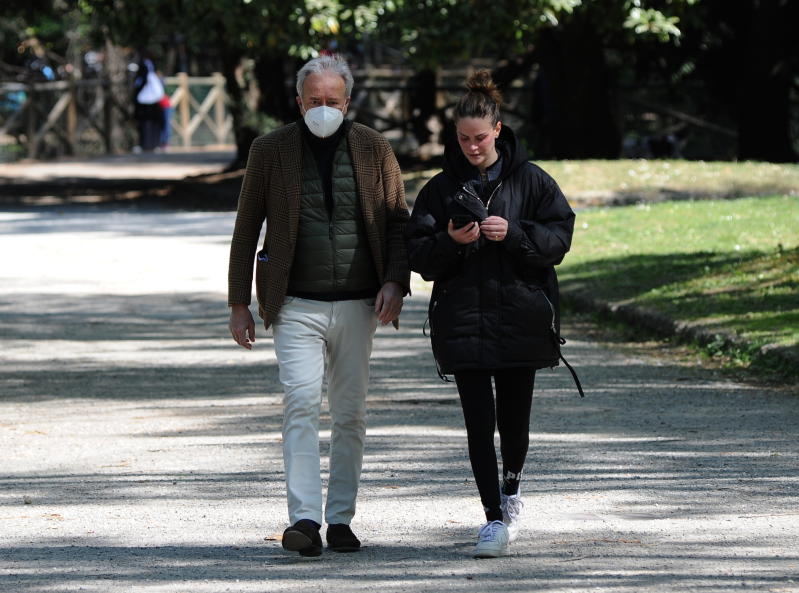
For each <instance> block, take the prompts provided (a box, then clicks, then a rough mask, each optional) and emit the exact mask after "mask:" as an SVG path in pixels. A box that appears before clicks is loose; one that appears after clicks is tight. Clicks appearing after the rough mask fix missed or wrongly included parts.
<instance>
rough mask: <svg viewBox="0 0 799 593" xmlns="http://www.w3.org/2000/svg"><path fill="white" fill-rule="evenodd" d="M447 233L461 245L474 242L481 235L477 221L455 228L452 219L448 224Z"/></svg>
mask: <svg viewBox="0 0 799 593" xmlns="http://www.w3.org/2000/svg"><path fill="white" fill-rule="evenodd" d="M447 233H449V236H450V237H452V240H453V241H455V242H456V243H460V244H461V245H468V244H469V243H474V242H475V241H477V239H478V238H479V237H480V227H479V226H478V224H477V223H476V222H472V223H470V224H467V225H466V226H463V227H461V228H459V229H456V228H455V225H454V224H453V223H452V220H450V221H449V224H448V225H447Z"/></svg>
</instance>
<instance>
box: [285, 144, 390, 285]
mask: <svg viewBox="0 0 799 593" xmlns="http://www.w3.org/2000/svg"><path fill="white" fill-rule="evenodd" d="M303 149H304V150H303V159H302V160H303V171H302V192H301V195H300V219H299V229H298V233H297V244H296V248H295V251H294V262H293V263H292V267H291V274H290V276H289V286H288V288H289V292H292V291H293V292H302V293H327V294H330V293H338V292H342V293H344V292H358V291H366V290H370V289H372V288H375V287H378V286H379V283H378V280H377V273H376V271H375V266H374V262H373V261H372V252H371V250H370V248H369V241H368V239H367V236H366V228H365V225H364V223H363V214H362V213H361V204H360V201H359V199H358V192H357V188H356V186H355V175H354V174H353V171H352V162H351V161H350V154H349V150H348V145H347V140H346V137H344V138H342V140H341V142H340V143H339V145H338V147H337V148H336V153H335V156H334V157H333V170H332V175H333V180H332V181H333V202H334V207H333V214H332V218H331V216H330V215H329V214H328V210H327V207H326V205H325V194H324V189H323V188H322V180H321V179H320V178H319V171H318V168H317V166H316V160H315V159H314V157H313V153H312V152H311V150H310V148H309V147H308V145H307V144H306V145H305V146H304V147H303Z"/></svg>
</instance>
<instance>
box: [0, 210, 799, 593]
mask: <svg viewBox="0 0 799 593" xmlns="http://www.w3.org/2000/svg"><path fill="white" fill-rule="evenodd" d="M232 221H233V217H232V215H231V214H227V213H216V212H215V213H204V212H191V213H177V212H169V211H163V210H162V211H157V210H152V211H140V210H132V209H128V210H119V209H117V210H109V209H107V208H101V207H68V208H61V209H47V208H39V209H28V210H26V209H20V208H18V209H15V210H14V211H7V212H0V253H2V254H3V256H2V260H3V261H2V264H1V265H0V344H2V346H1V349H0V448H1V449H0V450H2V457H0V590H2V591H4V592H6V591H7V592H9V593H34V592H35V593H43V592H56V591H92V592H97V593H114V592H122V591H125V592H128V591H137V592H140V591H141V592H148V593H151V592H152V593H162V592H163V593H167V592H169V593H184V592H186V591H192V593H217V592H223V591H242V592H256V591H257V592H262V591H263V592H266V591H268V592H270V593H273V592H289V591H292V592H293V591H313V592H327V591H329V592H349V591H375V590H380V591H383V592H384V593H394V592H404V591H407V592H418V591H430V592H433V591H457V592H467V591H468V592H471V591H475V592H477V591H481V592H483V591H503V592H517V591H518V592H522V591H525V592H526V591H547V592H569V591H589V590H590V591H602V592H630V593H633V592H634V593H644V592H655V591H657V592H663V591H680V592H686V591H697V592H698V591H702V592H709V591H729V590H740V591H771V592H796V591H799V552H797V550H799V510H797V509H799V470H797V468H798V467H799V463H798V462H799V459H798V457H799V422H798V421H799V397H797V394H796V393H790V392H787V391H785V390H779V389H769V388H759V387H753V386H749V385H744V384H738V383H734V382H730V381H729V380H727V379H724V378H723V377H720V376H719V375H717V374H715V373H714V372H713V371H709V370H706V369H701V368H697V367H694V366H690V365H687V364H685V363H683V362H678V361H677V360H676V359H672V358H669V357H665V356H662V355H655V354H653V353H651V352H647V351H643V350H642V351H634V350H630V349H629V347H628V346H625V345H623V344H622V345H611V344H606V343H602V342H598V341H594V340H593V339H589V337H588V336H589V333H588V330H589V329H590V328H586V327H583V326H579V325H569V324H567V325H566V327H565V328H564V334H565V335H566V337H567V338H571V339H570V341H569V344H568V346H567V350H566V355H567V357H568V358H569V359H570V361H571V362H573V364H574V365H575V366H576V367H577V368H578V370H579V372H580V374H581V378H582V380H583V384H584V386H585V387H586V391H587V393H588V396H587V398H586V399H585V400H582V401H581V400H580V399H579V398H578V397H577V395H576V391H575V390H574V387H573V385H572V383H571V379H570V377H569V375H568V373H567V372H566V371H565V369H562V368H561V369H559V370H557V371H554V372H550V371H548V372H543V373H541V374H540V375H539V377H538V379H537V396H536V399H535V402H534V412H533V421H532V424H531V449H530V453H529V457H528V467H527V477H526V478H525V481H524V482H523V486H522V488H523V494H524V497H525V502H526V507H525V514H524V517H525V521H526V527H527V528H526V531H525V532H524V533H523V535H522V537H521V539H520V541H518V542H517V543H515V544H514V545H513V547H512V555H511V556H510V557H507V558H503V559H499V560H496V561H488V560H484V561H475V560H473V559H471V557H470V554H469V552H470V549H471V546H472V545H473V541H474V538H475V532H476V528H477V527H478V525H479V523H480V522H481V515H482V512H481V508H480V504H479V501H478V499H477V495H476V489H475V487H474V484H473V481H472V479H471V473H470V470H469V466H468V460H467V458H466V451H465V448H466V443H465V436H464V432H463V429H462V425H461V416H460V409H459V406H458V403H457V398H456V394H455V392H454V388H453V387H452V385H450V384H443V383H441V382H440V381H439V380H438V378H437V376H436V374H435V370H434V367H433V364H432V360H431V357H430V353H429V349H428V343H427V339H426V338H424V337H423V336H422V333H421V326H422V322H423V320H424V309H425V298H424V295H423V294H422V292H423V288H422V287H419V290H418V291H417V296H415V297H414V298H413V299H411V300H409V301H408V302H407V304H406V309H405V312H404V314H403V320H402V326H401V329H400V331H394V330H393V329H386V328H382V329H380V330H379V332H378V338H377V341H376V345H375V355H374V361H373V381H372V385H373V387H372V390H371V395H370V399H369V409H370V419H369V431H368V444H367V453H366V458H365V465H364V474H363V482H362V491H361V497H360V503H359V509H358V515H357V516H356V519H355V521H354V523H353V527H354V528H355V531H356V532H357V533H358V534H359V535H360V536H361V538H362V540H363V541H364V544H365V546H366V547H365V548H364V549H363V550H362V552H361V553H359V554H345V555H337V554H332V553H327V552H326V553H325V554H323V556H322V557H321V558H319V559H301V558H300V557H298V556H296V555H289V554H286V553H284V552H283V550H282V549H281V548H280V545H279V542H277V541H275V536H276V535H278V534H279V533H280V532H281V531H282V530H283V528H284V527H285V526H286V510H285V503H284V494H283V482H282V473H281V472H282V461H281V450H280V422H281V408H280V398H281V395H280V386H279V384H278V381H277V372H276V366H275V362H274V357H273V354H272V351H271V343H270V339H269V337H268V336H267V335H265V333H264V332H263V331H261V332H260V333H259V334H258V341H257V343H256V349H255V351H254V352H246V351H244V350H242V349H236V348H235V347H234V345H233V343H232V341H231V340H229V339H228V337H227V330H226V315H227V307H226V306H225V294H224V291H225V276H226V260H227V249H228V240H229V235H230V232H231V230H232ZM326 437H327V433H325V442H324V444H323V447H327V441H326Z"/></svg>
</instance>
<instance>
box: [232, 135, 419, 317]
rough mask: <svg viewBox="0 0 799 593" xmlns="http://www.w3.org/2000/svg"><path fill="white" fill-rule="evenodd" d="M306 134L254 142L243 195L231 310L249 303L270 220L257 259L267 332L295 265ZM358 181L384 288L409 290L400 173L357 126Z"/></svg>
mask: <svg viewBox="0 0 799 593" xmlns="http://www.w3.org/2000/svg"><path fill="white" fill-rule="evenodd" d="M301 134H302V130H301V129H300V126H299V125H298V124H297V123H292V124H289V125H287V126H284V127H282V128H280V129H278V130H275V131H274V132H271V133H269V134H266V135H264V136H260V137H258V138H256V139H255V141H254V142H253V144H252V147H251V148H250V156H249V160H248V161H247V169H246V172H245V174H244V181H243V183H242V186H241V194H240V195H239V205H238V213H237V215H236V226H235V229H234V231H233V241H232V242H231V245H230V264H229V268H228V304H229V305H233V304H237V303H246V304H248V305H249V304H250V301H251V298H252V278H253V260H254V259H255V252H256V250H257V247H258V237H259V235H260V233H261V227H262V226H263V224H264V221H266V240H265V241H264V251H265V253H266V256H267V258H268V259H267V261H261V260H262V259H264V258H262V257H259V258H258V261H257V262H256V265H255V288H256V293H257V296H258V314H259V315H260V316H261V318H262V319H263V320H264V325H265V326H266V327H269V326H270V325H271V323H272V321H273V320H274V319H275V315H277V312H278V311H279V310H280V306H281V305H282V304H283V299H284V298H285V296H286V288H287V286H288V278H289V271H290V270H291V264H292V261H293V259H294V246H295V244H296V241H297V227H298V223H299V209H300V190H301V187H302V136H301ZM347 139H348V140H349V145H350V153H351V157H352V167H353V170H354V173H355V183H356V186H357V188H358V196H359V198H360V202H361V210H362V211H363V218H364V223H365V225H366V233H367V236H368V238H369V246H370V247H371V251H372V258H373V260H374V262H375V267H376V268H377V276H378V278H379V279H380V281H381V283H385V282H388V281H394V282H399V284H400V285H402V287H403V288H404V290H405V293H406V294H407V293H409V292H410V270H409V267H408V257H407V254H406V251H405V239H404V237H403V233H404V231H405V223H406V222H407V220H408V217H409V215H408V206H407V204H406V203H405V190H404V187H403V185H402V177H401V176H400V168H399V165H398V164H397V159H396V158H395V156H394V152H393V151H392V150H391V146H390V145H389V143H388V141H387V140H386V139H385V138H384V137H383V136H382V135H381V134H379V133H378V132H376V131H375V130H372V129H371V128H368V127H366V126H364V125H361V124H357V123H354V124H352V127H351V128H350V130H349V132H348V133H347Z"/></svg>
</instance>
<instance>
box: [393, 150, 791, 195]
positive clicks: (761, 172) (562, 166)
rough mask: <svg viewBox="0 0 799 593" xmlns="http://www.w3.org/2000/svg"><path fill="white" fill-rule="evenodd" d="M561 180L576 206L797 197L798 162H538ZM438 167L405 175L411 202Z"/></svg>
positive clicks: (641, 160)
mask: <svg viewBox="0 0 799 593" xmlns="http://www.w3.org/2000/svg"><path fill="white" fill-rule="evenodd" d="M535 163H536V164H538V165H539V166H541V167H542V168H543V169H544V170H545V171H547V172H548V173H549V174H550V175H552V177H553V178H554V179H555V180H556V181H557V182H558V185H560V187H561V189H562V190H563V193H564V194H565V195H566V197H567V198H568V199H569V200H570V201H571V202H572V203H573V204H575V205H582V204H586V203H600V202H601V201H602V200H607V199H613V200H614V201H616V202H627V203H630V202H637V201H641V200H644V201H652V200H660V199H669V198H675V197H677V198H708V197H715V198H729V197H736V198H738V197H747V196H763V195H778V194H783V195H794V196H799V165H794V164H775V163H758V162H743V163H730V162H704V161H676V160H643V159H638V160H631V159H623V160H617V161H601V160H585V161H535ZM437 172H438V170H427V171H415V172H409V173H406V174H405V175H404V179H405V185H406V192H407V194H408V197H409V201H410V202H411V203H412V202H413V200H414V199H415V197H416V193H417V192H418V191H419V189H420V188H421V187H422V185H424V183H425V182H426V181H427V180H428V179H430V178H431V177H432V176H433V175H434V174H435V173H437Z"/></svg>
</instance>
